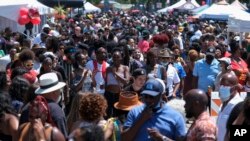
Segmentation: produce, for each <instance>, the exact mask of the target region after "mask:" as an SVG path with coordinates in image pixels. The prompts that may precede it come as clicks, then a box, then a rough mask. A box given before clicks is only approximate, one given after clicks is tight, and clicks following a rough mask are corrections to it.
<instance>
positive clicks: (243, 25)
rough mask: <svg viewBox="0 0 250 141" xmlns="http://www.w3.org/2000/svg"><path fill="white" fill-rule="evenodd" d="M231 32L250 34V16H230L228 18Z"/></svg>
mask: <svg viewBox="0 0 250 141" xmlns="http://www.w3.org/2000/svg"><path fill="white" fill-rule="evenodd" d="M228 31H229V32H250V16H230V17H229V18H228Z"/></svg>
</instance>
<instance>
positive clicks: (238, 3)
mask: <svg viewBox="0 0 250 141" xmlns="http://www.w3.org/2000/svg"><path fill="white" fill-rule="evenodd" d="M231 5H232V6H235V7H238V8H240V9H241V10H248V8H247V7H246V6H245V5H244V4H242V3H240V1H239V0H235V1H234V2H233V3H231Z"/></svg>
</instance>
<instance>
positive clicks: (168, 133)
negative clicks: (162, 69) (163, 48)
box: [121, 78, 186, 141]
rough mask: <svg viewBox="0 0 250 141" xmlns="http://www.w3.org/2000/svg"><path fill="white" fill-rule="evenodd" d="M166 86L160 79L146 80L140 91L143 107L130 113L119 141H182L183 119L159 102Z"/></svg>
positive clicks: (161, 101) (184, 132) (136, 108)
mask: <svg viewBox="0 0 250 141" xmlns="http://www.w3.org/2000/svg"><path fill="white" fill-rule="evenodd" d="M164 93H165V84H164V82H163V81H162V80H161V79H159V78H152V79H149V80H148V81H147V82H146V84H145V85H144V87H143V91H142V92H141V95H142V98H143V102H144V104H143V105H142V106H137V107H135V108H133V109H132V110H130V112H129V113H128V116H127V120H126V122H125V123H124V126H123V132H122V134H121V140H122V141H123V140H124V141H125V140H126V141H132V140H133V141H141V140H143V141H150V140H159V141H166V140H181V139H182V138H183V137H184V136H185V134H186V128H185V122H184V119H183V116H182V115H181V114H180V113H178V112H177V111H175V110H174V109H172V108H171V107H169V106H168V105H166V103H165V102H164V101H163V100H162V96H163V94H164Z"/></svg>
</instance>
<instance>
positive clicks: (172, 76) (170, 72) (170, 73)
mask: <svg viewBox="0 0 250 141" xmlns="http://www.w3.org/2000/svg"><path fill="white" fill-rule="evenodd" d="M176 83H180V78H179V76H178V73H177V71H176V69H175V68H174V67H173V66H172V64H169V65H168V68H167V88H168V96H172V95H173V91H174V84H176Z"/></svg>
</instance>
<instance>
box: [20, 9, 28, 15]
mask: <svg viewBox="0 0 250 141" xmlns="http://www.w3.org/2000/svg"><path fill="white" fill-rule="evenodd" d="M28 13H29V9H27V8H24V7H23V8H21V9H20V11H19V14H20V16H23V15H27V14H28Z"/></svg>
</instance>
